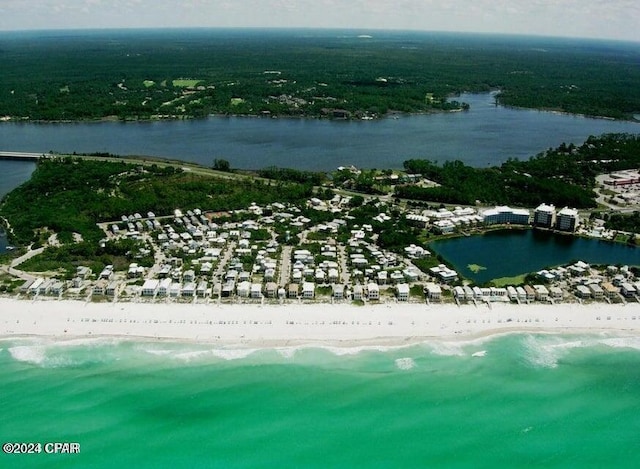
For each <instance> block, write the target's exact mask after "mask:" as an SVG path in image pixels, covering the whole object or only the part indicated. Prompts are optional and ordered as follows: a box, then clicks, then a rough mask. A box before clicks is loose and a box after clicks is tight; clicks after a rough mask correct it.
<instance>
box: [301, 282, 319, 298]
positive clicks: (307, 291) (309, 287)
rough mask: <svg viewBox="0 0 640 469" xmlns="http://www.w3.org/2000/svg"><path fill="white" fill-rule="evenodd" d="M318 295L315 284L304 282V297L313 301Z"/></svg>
mask: <svg viewBox="0 0 640 469" xmlns="http://www.w3.org/2000/svg"><path fill="white" fill-rule="evenodd" d="M315 294H316V285H315V284H314V283H313V282H304V283H303V284H302V297H303V298H306V299H312V298H314V297H315Z"/></svg>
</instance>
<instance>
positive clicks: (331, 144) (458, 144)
mask: <svg viewBox="0 0 640 469" xmlns="http://www.w3.org/2000/svg"><path fill="white" fill-rule="evenodd" d="M494 98H495V95H494V94H491V93H484V94H464V95H462V96H460V97H459V98H456V99H458V100H460V101H464V102H467V103H469V104H470V105H471V109H470V110H469V111H468V112H451V113H439V114H424V115H403V116H398V117H397V118H391V117H390V118H386V119H380V120H376V121H348V122H343V121H340V122H338V121H329V120H318V119H270V118H250V117H210V118H207V119H202V120H190V121H162V122H141V123H118V122H97V123H59V124H35V123H10V122H9V123H3V124H1V125H0V150H6V151H25V152H48V151H50V150H53V151H58V152H68V153H72V152H74V151H76V152H85V153H91V152H109V153H114V154H121V155H147V156H159V157H167V158H176V159H180V160H185V161H191V162H196V163H201V164H204V165H210V164H211V163H212V161H213V159H214V158H224V159H227V160H229V161H230V163H231V165H232V167H235V168H244V169H246V168H249V169H259V168H264V167H266V166H271V165H276V166H284V167H292V168H298V169H308V170H321V171H330V170H333V169H335V168H336V167H338V166H340V165H350V164H353V165H356V166H358V167H363V168H379V169H381V168H400V167H402V162H403V161H404V160H406V159H409V158H428V159H432V160H438V161H445V160H454V159H459V160H462V161H464V162H465V163H467V164H470V165H472V166H478V167H480V166H486V165H494V164H499V163H501V162H503V161H505V160H506V159H507V158H510V157H518V158H521V159H522V158H528V157H530V156H533V155H535V154H536V153H539V152H541V151H543V150H546V149H547V148H549V147H556V146H558V145H559V144H560V143H562V142H566V143H569V142H573V143H576V144H579V143H582V142H583V141H584V140H585V139H586V138H587V137H589V136H590V135H600V134H602V133H611V132H629V133H636V132H640V124H638V123H633V122H618V121H612V120H606V119H591V118H584V117H579V116H572V115H566V114H558V113H552V112H542V111H534V110H524V109H512V108H506V107H502V106H496V105H495V99H494Z"/></svg>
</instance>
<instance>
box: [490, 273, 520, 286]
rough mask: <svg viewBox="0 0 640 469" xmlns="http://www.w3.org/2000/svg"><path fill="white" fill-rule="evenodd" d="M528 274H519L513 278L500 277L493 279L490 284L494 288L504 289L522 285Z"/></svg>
mask: <svg viewBox="0 0 640 469" xmlns="http://www.w3.org/2000/svg"><path fill="white" fill-rule="evenodd" d="M527 275H529V274H520V275H516V276H514V277H500V278H496V279H493V280H492V281H491V283H492V284H493V285H495V286H496V287H506V286H507V285H522V284H523V283H525V279H526V277H527Z"/></svg>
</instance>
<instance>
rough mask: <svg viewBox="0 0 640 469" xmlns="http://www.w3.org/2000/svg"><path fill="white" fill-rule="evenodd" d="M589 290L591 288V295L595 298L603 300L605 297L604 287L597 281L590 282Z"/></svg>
mask: <svg viewBox="0 0 640 469" xmlns="http://www.w3.org/2000/svg"><path fill="white" fill-rule="evenodd" d="M589 290H591V295H592V296H593V298H595V299H596V300H601V299H603V298H604V290H603V289H602V287H601V286H600V285H598V284H597V283H591V284H589Z"/></svg>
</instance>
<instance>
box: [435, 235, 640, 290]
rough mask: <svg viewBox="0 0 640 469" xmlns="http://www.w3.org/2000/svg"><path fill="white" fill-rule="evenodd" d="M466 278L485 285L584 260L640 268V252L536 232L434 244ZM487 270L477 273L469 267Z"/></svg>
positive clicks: (454, 239)
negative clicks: (503, 278) (477, 266)
mask: <svg viewBox="0 0 640 469" xmlns="http://www.w3.org/2000/svg"><path fill="white" fill-rule="evenodd" d="M430 249H431V250H432V251H434V252H436V253H438V254H440V256H442V257H443V258H444V259H446V260H447V262H449V263H451V264H452V265H453V266H454V268H455V269H456V270H457V271H458V272H459V273H460V274H461V275H463V276H464V277H466V278H468V279H470V280H473V281H474V282H476V283H484V282H488V281H490V280H493V279H497V278H501V277H513V276H516V275H520V274H524V273H529V272H536V271H538V270H541V269H544V268H546V267H553V266H558V265H562V264H567V263H570V262H572V261H577V260H582V261H584V262H587V263H590V264H614V265H615V264H626V265H640V248H635V247H630V246H626V245H624V244H619V243H612V242H609V241H603V240H596V239H587V238H577V237H574V236H571V235H564V234H556V233H551V232H546V231H538V230H532V229H523V230H521V229H507V230H498V231H490V232H488V233H485V234H483V235H478V236H469V237H460V238H452V239H445V240H440V241H435V242H433V243H431V245H430ZM473 264H476V265H479V266H482V267H483V268H484V270H480V271H478V272H477V273H474V272H473V271H472V270H471V269H470V268H469V265H473Z"/></svg>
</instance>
